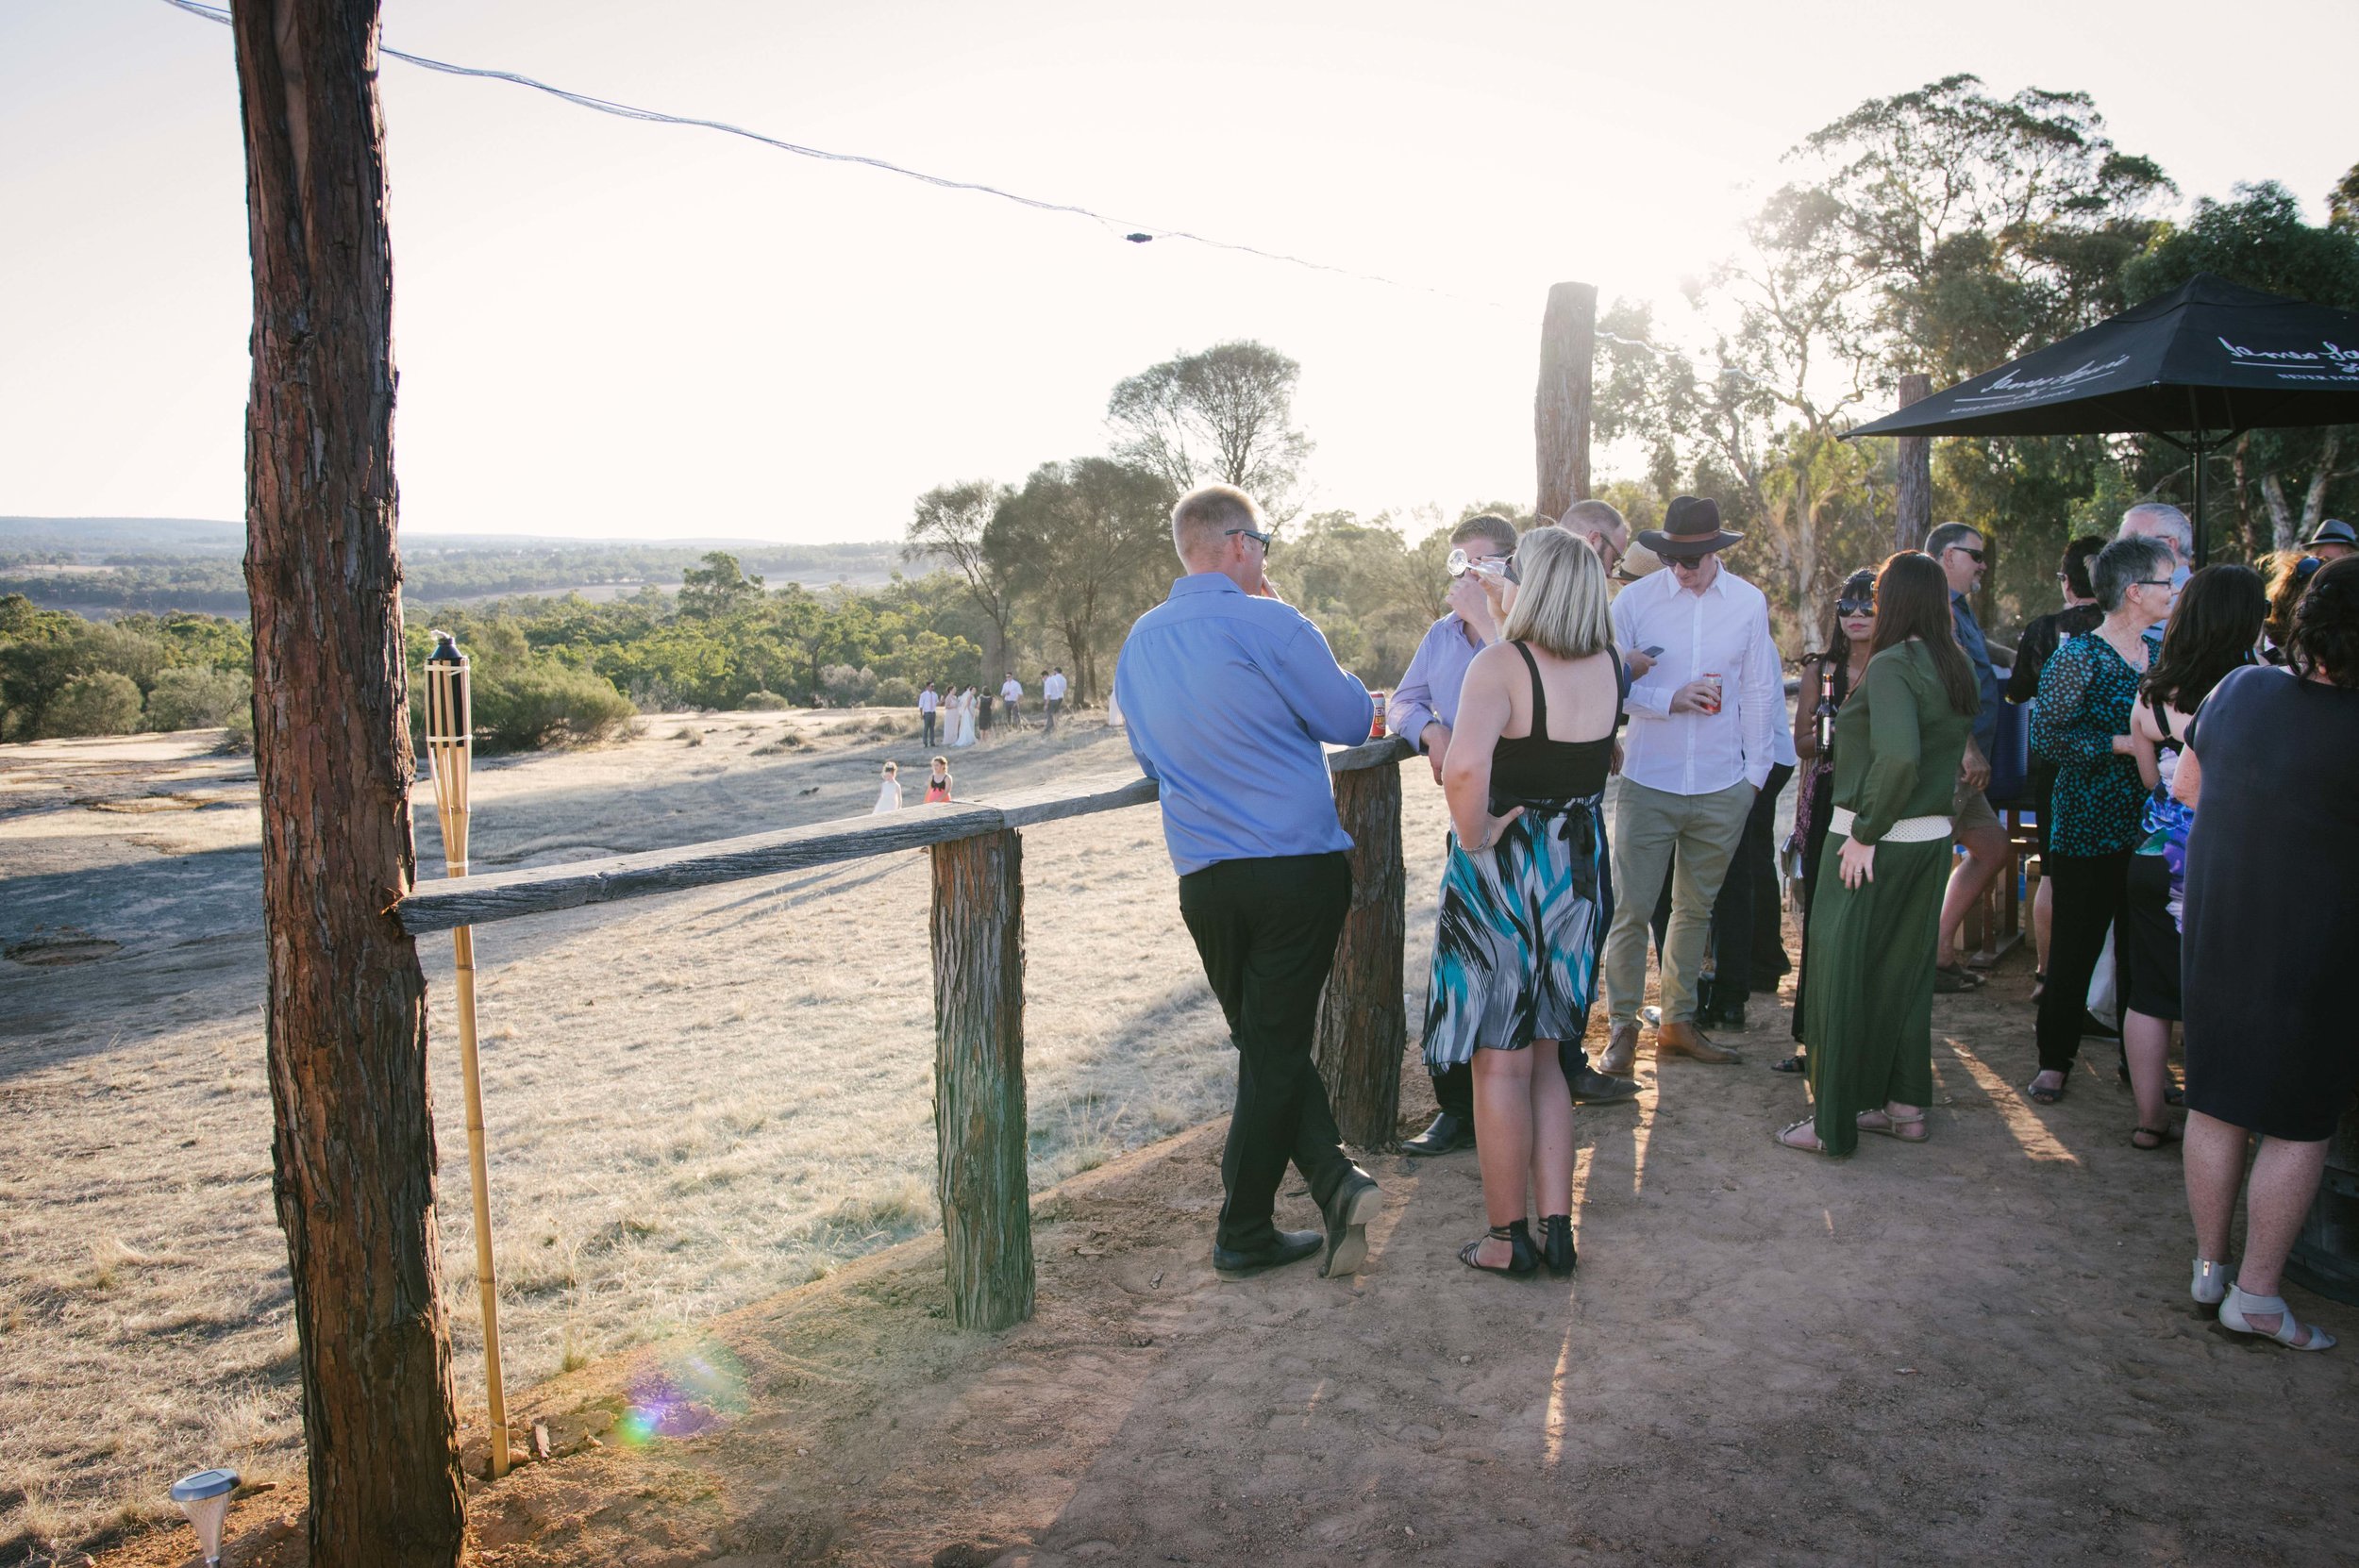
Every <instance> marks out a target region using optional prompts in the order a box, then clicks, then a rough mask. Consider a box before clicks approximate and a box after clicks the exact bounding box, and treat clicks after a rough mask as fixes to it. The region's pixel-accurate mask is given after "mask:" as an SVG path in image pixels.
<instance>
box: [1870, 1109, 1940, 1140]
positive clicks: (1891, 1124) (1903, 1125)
mask: <svg viewBox="0 0 2359 1568" xmlns="http://www.w3.org/2000/svg"><path fill="white" fill-rule="evenodd" d="M1870 1116H1876V1117H1881V1118H1882V1124H1881V1125H1879V1124H1878V1123H1875V1122H1870V1121H1869V1120H1868V1119H1867V1118H1868V1117H1870ZM1851 1122H1852V1125H1853V1126H1857V1127H1858V1128H1859V1129H1860V1131H1862V1132H1872V1133H1875V1134H1876V1135H1877V1136H1878V1137H1881V1138H1897V1139H1899V1141H1900V1142H1901V1143H1923V1142H1925V1140H1926V1139H1928V1138H1931V1137H1932V1129H1931V1128H1929V1127H1927V1126H1925V1113H1924V1112H1923V1111H1922V1110H1919V1111H1918V1112H1917V1113H1916V1115H1914V1116H1895V1115H1893V1114H1892V1112H1890V1111H1888V1110H1863V1111H1861V1112H1860V1113H1859V1114H1858V1115H1857V1116H1854V1117H1852V1118H1851Z"/></svg>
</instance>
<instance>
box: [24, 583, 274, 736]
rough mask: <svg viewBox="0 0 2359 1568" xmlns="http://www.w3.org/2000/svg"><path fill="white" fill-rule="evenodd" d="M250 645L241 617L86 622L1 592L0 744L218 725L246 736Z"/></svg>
mask: <svg viewBox="0 0 2359 1568" xmlns="http://www.w3.org/2000/svg"><path fill="white" fill-rule="evenodd" d="M253 661H254V645H253V642H252V639H251V638H250V637H249V635H248V634H247V631H246V627H245V625H244V623H243V622H242V621H232V620H227V619H225V618H222V617H219V616H212V615H192V614H185V613H181V614H172V615H164V616H155V615H126V616H124V617H123V618H122V619H120V620H116V621H95V622H93V621H86V620H83V619H82V618H81V617H80V616H78V615H71V614H68V613H66V612H64V611H62V610H54V609H36V608H35V607H34V606H33V605H32V603H31V602H30V601H28V600H27V599H25V596H24V595H23V594H19V593H9V594H0V741H36V740H41V739H43V738H45V737H49V736H60V735H127V734H130V733H132V732H133V731H136V730H145V729H167V730H168V729H210V728H215V727H221V726H226V727H227V728H228V729H229V730H230V731H231V733H232V736H233V738H235V739H240V740H242V741H243V743H247V744H250V743H251V742H252V738H253V733H254V719H253V699H254V684H253V676H252V674H251V671H252V668H253Z"/></svg>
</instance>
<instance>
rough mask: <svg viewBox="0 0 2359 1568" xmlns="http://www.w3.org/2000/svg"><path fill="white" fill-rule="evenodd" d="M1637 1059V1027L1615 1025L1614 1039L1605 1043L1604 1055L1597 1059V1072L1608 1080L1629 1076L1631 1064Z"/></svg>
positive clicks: (1633, 1025)
mask: <svg viewBox="0 0 2359 1568" xmlns="http://www.w3.org/2000/svg"><path fill="white" fill-rule="evenodd" d="M1637 1059H1638V1026H1637V1025H1636V1024H1617V1025H1615V1026H1614V1038H1613V1039H1611V1040H1609V1041H1607V1042H1606V1044H1605V1054H1604V1055H1603V1056H1601V1057H1599V1058H1598V1072H1600V1073H1603V1074H1604V1075H1605V1076H1607V1077H1610V1078H1626V1077H1629V1076H1630V1069H1631V1063H1632V1062H1634V1061H1636V1060H1637Z"/></svg>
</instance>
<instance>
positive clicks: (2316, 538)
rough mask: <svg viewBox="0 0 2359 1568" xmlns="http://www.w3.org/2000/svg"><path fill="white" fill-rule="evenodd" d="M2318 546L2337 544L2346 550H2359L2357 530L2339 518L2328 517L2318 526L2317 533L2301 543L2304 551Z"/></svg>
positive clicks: (2358, 533)
mask: <svg viewBox="0 0 2359 1568" xmlns="http://www.w3.org/2000/svg"><path fill="white" fill-rule="evenodd" d="M2320 544H2339V545H2341V546H2342V547H2343V548H2345V549H2346V550H2359V529H2354V528H2353V527H2352V526H2351V525H2350V524H2348V523H2346V522H2344V521H2343V520H2342V519H2341V518H2339V517H2330V518H2328V519H2327V520H2326V521H2325V522H2323V523H2321V524H2319V525H2318V531H2317V533H2314V534H2312V535H2311V536H2310V537H2309V538H2308V539H2305V540H2303V541H2302V542H2301V546H2302V548H2303V549H2305V550H2308V549H2315V548H2316V547H2317V546H2318V545H2320Z"/></svg>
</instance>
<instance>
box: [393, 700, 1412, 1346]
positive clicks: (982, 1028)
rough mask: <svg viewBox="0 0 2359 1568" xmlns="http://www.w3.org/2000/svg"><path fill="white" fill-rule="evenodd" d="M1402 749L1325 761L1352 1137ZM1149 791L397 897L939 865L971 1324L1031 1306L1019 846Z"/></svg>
mask: <svg viewBox="0 0 2359 1568" xmlns="http://www.w3.org/2000/svg"><path fill="white" fill-rule="evenodd" d="M1411 755H1412V753H1411V751H1410V748H1409V747H1408V745H1407V744H1405V743H1404V742H1401V741H1399V740H1397V739H1391V738H1388V739H1385V740H1381V741H1371V742H1368V743H1367V744H1365V745H1359V746H1349V747H1345V748H1341V749H1338V750H1334V751H1330V752H1329V753H1328V756H1327V765H1328V769H1329V771H1330V773H1332V774H1333V775H1334V776H1335V804H1336V809H1337V810H1338V812H1339V813H1340V814H1341V816H1342V818H1343V823H1344V826H1345V828H1346V829H1347V831H1349V832H1350V834H1351V836H1352V839H1353V849H1352V851H1351V871H1352V882H1353V887H1352V900H1351V912H1350V914H1349V915H1348V916H1347V918H1346V920H1345V923H1344V931H1343V936H1342V938H1341V939H1340V940H1339V941H1338V942H1337V943H1336V949H1335V970H1334V974H1333V976H1332V977H1331V978H1330V980H1329V981H1328V986H1327V993H1326V995H1325V996H1324V997H1323V998H1322V999H1321V1001H1320V1005H1319V1023H1318V1035H1317V1043H1316V1048H1315V1049H1316V1056H1317V1060H1318V1064H1319V1072H1320V1075H1321V1076H1323V1077H1324V1078H1325V1079H1326V1081H1327V1088H1328V1093H1329V1094H1330V1096H1331V1097H1332V1098H1333V1100H1334V1102H1335V1111H1336V1121H1337V1124H1338V1125H1339V1126H1341V1127H1342V1129H1343V1133H1344V1137H1345V1138H1346V1139H1347V1140H1348V1141H1349V1142H1351V1143H1357V1144H1360V1145H1362V1146H1364V1147H1365V1146H1371V1145H1374V1144H1378V1143H1383V1142H1385V1141H1386V1140H1388V1139H1390V1138H1391V1137H1392V1135H1393V1126H1394V1123H1395V1121H1396V1119H1397V1117H1398V1115H1399V1110H1400V1058H1401V1051H1402V1048H1403V1047H1404V1046H1405V1045H1406V1043H1407V1040H1408V1035H1407V1027H1408V1020H1407V1015H1406V1008H1405V1004H1404V1000H1403V995H1402V990H1401V981H1402V961H1403V959H1402V953H1403V944H1404V940H1405V927H1406V919H1405V904H1404V901H1405V897H1406V876H1405V873H1404V870H1403V865H1402V859H1401V842H1400V767H1399V764H1400V762H1401V759H1404V758H1406V757H1409V756H1411ZM1155 798H1156V790H1155V784H1154V781H1153V780H1151V779H1146V778H1137V777H1130V778H1125V777H1120V776H1115V777H1111V778H1106V779H1099V780H1085V781H1083V782H1081V783H1079V784H1069V785H1065V786H1063V787H1061V788H1054V789H1046V790H1036V791H1030V792H1024V793H1019V794H1012V795H1010V796H1008V797H1006V798H1005V799H1003V800H1000V801H998V802H996V803H994V804H991V805H950V806H918V807H912V808H909V809H905V810H900V811H895V812H890V813H887V814H885V815H882V816H876V817H863V818H860V819H857V820H855V821H852V822H823V823H813V824H811V825H810V826H803V827H789V828H784V829H781V830H779V831H777V832H772V833H750V834H746V835H745V836H743V837H741V838H733V839H715V840H711V841H710V842H703V843H694V844H685V845H682V846H681V847H679V848H677V849H657V850H649V851H646V852H645V853H644V854H638V855H616V856H611V857H608V858H606V859H596V860H577V861H573V862H570V863H568V864H564V865H555V866H541V867H535V868H533V869H530V870H526V871H508V872H494V873H491V874H489V875H478V876H467V877H455V878H451V879H449V880H445V881H439V882H424V883H421V884H419V886H418V888H417V890H416V891H415V892H412V893H411V894H410V896H409V897H407V898H405V899H403V900H402V901H401V904H400V906H399V907H398V910H397V912H398V914H399V916H400V919H401V924H402V926H403V927H404V928H405V929H406V930H408V931H409V932H410V934H411V935H413V936H416V935H424V934H426V933H427V932H430V931H445V930H449V929H450V928H452V927H453V926H484V925H489V924H491V923H492V922H494V921H500V920H514V919H516V918H518V917H520V916H524V915H535V914H552V913H555V912H557V911H558V910H560V909H581V908H584V907H586V906H589V905H593V904H610V903H617V902H621V901H624V900H627V899H632V898H647V897H654V896H658V895H661V894H664V893H674V892H686V891H688V890H689V889H692V888H701V887H711V886H712V885H714V884H716V883H721V882H734V881H741V880H743V879H745V878H746V877H751V876H776V875H778V873H780V872H787V871H801V870H805V869H807V868H809V867H812V866H824V865H835V864H838V863H841V862H843V861H845V860H858V859H868V858H870V857H873V856H878V855H890V854H895V853H898V852H899V851H902V850H907V849H918V848H926V849H929V850H930V851H931V852H932V858H933V917H932V938H933V968H934V1126H935V1136H936V1140H937V1153H938V1155H939V1159H940V1171H939V1174H938V1177H937V1192H938V1193H939V1195H940V1197H941V1200H942V1225H943V1235H944V1243H945V1244H944V1259H945V1270H946V1271H947V1273H948V1276H949V1282H950V1299H951V1306H952V1315H953V1317H954V1319H955V1321H956V1322H957V1323H958V1325H959V1326H961V1327H962V1328H987V1329H991V1328H1005V1327H1007V1326H1010V1325H1012V1324H1016V1323H1021V1322H1022V1321H1024V1320H1025V1319H1026V1318H1028V1317H1029V1316H1031V1313H1032V1229H1031V1226H1032V1221H1031V1188H1030V1182H1029V1177H1028V1176H1027V1173H1026V1167H1025V1156H1026V1150H1027V1146H1028V1145H1027V1134H1028V1130H1029V1129H1028V1126H1027V1123H1026V1114H1025V1099H1024V870H1023V868H1024V841H1023V835H1022V832H1021V830H1022V829H1023V828H1026V827H1030V826H1037V825H1039V824H1041V823H1048V822H1056V821H1059V820H1061V819H1062V818H1066V817H1082V816H1093V815H1096V813H1098V812H1100V811H1116V810H1121V809H1126V808H1128V807H1132V806H1145V805H1146V804H1148V803H1150V802H1152V801H1153V800H1154V799H1155Z"/></svg>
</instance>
